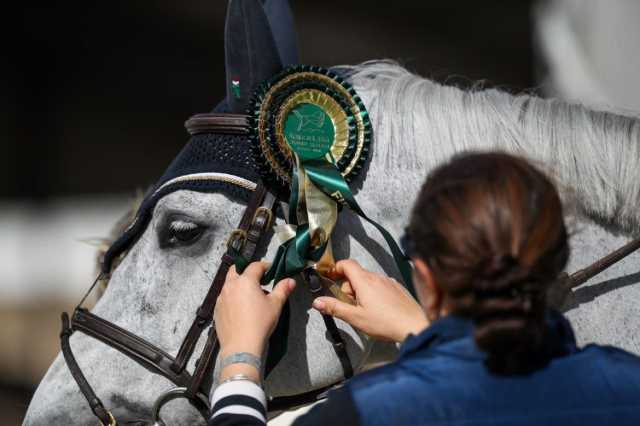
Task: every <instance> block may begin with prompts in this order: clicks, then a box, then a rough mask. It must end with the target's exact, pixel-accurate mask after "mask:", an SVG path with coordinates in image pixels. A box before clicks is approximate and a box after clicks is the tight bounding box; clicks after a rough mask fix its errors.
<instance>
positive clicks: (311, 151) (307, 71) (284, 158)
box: [248, 65, 372, 198]
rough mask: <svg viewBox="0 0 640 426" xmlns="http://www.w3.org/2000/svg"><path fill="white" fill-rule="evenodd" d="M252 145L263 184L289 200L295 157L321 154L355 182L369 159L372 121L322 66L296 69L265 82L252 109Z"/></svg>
mask: <svg viewBox="0 0 640 426" xmlns="http://www.w3.org/2000/svg"><path fill="white" fill-rule="evenodd" d="M248 113H249V115H250V117H251V118H250V126H251V135H250V139H251V144H252V150H253V155H254V157H255V159H256V163H257V164H258V166H259V168H260V170H259V172H260V175H261V176H262V178H263V180H264V181H265V182H266V183H267V185H269V186H270V187H271V188H273V189H275V190H276V192H277V193H278V194H279V195H280V196H281V197H282V198H287V197H288V195H289V194H290V188H291V184H292V179H293V168H294V155H296V154H297V155H298V156H299V157H300V158H301V159H302V160H303V161H304V160H308V159H317V158H320V157H322V156H324V157H326V158H327V160H328V161H332V162H333V163H334V164H335V165H336V167H337V168H338V170H339V171H340V173H341V174H342V176H343V178H344V179H345V181H347V182H351V181H352V180H353V179H354V178H355V177H356V176H358V174H359V173H360V172H361V171H362V169H363V166H364V164H365V162H366V160H367V157H368V155H369V149H370V144H371V137H372V131H371V122H370V120H369V116H368V113H367V110H366V108H365V107H364V104H363V103H362V100H361V99H360V97H359V96H358V95H357V93H356V92H355V90H354V89H353V87H352V86H351V85H350V84H349V83H348V82H346V81H345V80H344V79H343V78H342V77H340V76H338V75H337V74H335V73H333V72H331V71H329V70H326V69H324V68H320V67H311V66H304V65H301V66H295V67H290V68H287V69H285V70H284V71H282V72H281V73H279V74H278V75H276V76H275V77H274V78H272V79H271V80H269V81H267V82H265V83H263V84H261V85H260V86H259V87H258V88H257V89H256V91H255V93H254V95H253V98H252V101H251V103H250V107H249V111H248Z"/></svg>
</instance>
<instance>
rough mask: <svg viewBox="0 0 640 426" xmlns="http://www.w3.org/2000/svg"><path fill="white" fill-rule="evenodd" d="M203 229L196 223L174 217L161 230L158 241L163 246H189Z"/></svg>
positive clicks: (200, 234)
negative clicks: (162, 230)
mask: <svg viewBox="0 0 640 426" xmlns="http://www.w3.org/2000/svg"><path fill="white" fill-rule="evenodd" d="M204 230H205V227H204V226H201V225H198V224H197V223H193V222H189V221H186V220H182V219H176V220H173V221H171V222H169V224H168V226H167V227H166V229H165V232H162V234H164V235H161V237H160V243H161V245H162V246H164V247H178V246H189V245H191V244H194V243H195V242H196V241H198V239H200V237H201V236H202V234H203V232H204Z"/></svg>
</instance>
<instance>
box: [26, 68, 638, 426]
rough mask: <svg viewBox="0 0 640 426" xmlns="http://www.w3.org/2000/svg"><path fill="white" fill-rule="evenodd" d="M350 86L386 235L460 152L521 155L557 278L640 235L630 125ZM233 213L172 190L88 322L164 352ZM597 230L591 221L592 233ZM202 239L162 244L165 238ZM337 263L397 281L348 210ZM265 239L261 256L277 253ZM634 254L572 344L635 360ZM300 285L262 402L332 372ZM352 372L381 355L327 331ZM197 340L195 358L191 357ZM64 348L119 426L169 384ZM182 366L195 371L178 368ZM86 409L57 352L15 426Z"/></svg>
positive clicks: (581, 112) (382, 86) (389, 81)
mask: <svg viewBox="0 0 640 426" xmlns="http://www.w3.org/2000/svg"><path fill="white" fill-rule="evenodd" d="M347 71H348V73H349V74H348V75H349V77H348V80H349V81H350V82H351V84H353V86H354V87H355V89H356V91H357V92H358V94H359V95H360V96H361V98H362V99H363V101H364V104H365V105H366V107H367V109H368V110H369V113H370V115H371V120H372V124H373V128H374V131H375V139H374V142H373V146H372V155H371V159H370V160H369V164H368V167H367V171H366V178H365V179H364V180H363V181H362V182H361V184H360V187H359V188H358V191H357V195H356V197H357V199H358V202H359V203H360V205H361V206H362V208H363V210H364V211H365V212H367V214H368V215H370V217H372V218H373V219H374V220H376V221H378V222H380V223H382V224H383V225H384V226H385V227H386V228H387V229H388V230H389V231H390V232H391V234H392V235H394V236H395V237H398V236H400V234H401V233H402V230H403V228H404V226H405V225H406V224H407V220H408V213H409V211H410V209H411V206H412V204H413V200H414V196H415V194H417V192H418V190H419V188H420V186H421V184H422V183H423V181H424V179H425V176H426V174H427V173H428V172H429V171H430V170H431V169H432V168H433V167H434V166H435V165H437V164H438V163H440V162H442V161H444V160H446V159H448V158H449V157H450V156H451V155H452V154H454V153H457V152H460V151H464V150H490V149H491V150H494V149H498V150H504V151H507V152H511V153H515V154H519V155H523V156H526V157H528V158H529V159H531V160H532V161H534V162H535V163H536V164H538V165H539V166H540V167H542V168H543V169H544V170H546V171H547V172H548V173H549V174H550V175H552V176H553V177H554V178H555V179H556V181H557V183H558V185H559V186H560V188H561V189H562V192H563V196H564V199H565V201H566V202H567V203H570V205H572V206H575V208H574V209H572V210H571V213H572V218H573V219H575V220H573V223H574V225H575V228H574V229H576V231H575V233H574V234H573V236H572V238H571V247H572V257H571V262H570V266H569V271H573V270H575V269H578V268H580V267H582V266H584V265H586V264H588V263H590V262H592V261H594V260H595V259H597V258H599V257H600V256H602V255H604V254H606V253H608V252H609V251H612V250H613V249H615V248H617V247H618V246H620V245H621V244H622V243H624V241H625V238H628V237H629V236H631V235H637V234H638V231H639V230H640V212H639V210H638V207H639V206H640V120H638V119H635V118H630V117H624V116H619V115H614V114H610V113H606V112H594V111H590V110H588V109H586V108H584V107H581V106H579V105H570V104H567V103H564V102H561V101H557V100H544V99H540V98H536V97H533V96H529V95H519V96H512V95H510V94H507V93H504V92H501V91H498V90H476V91H462V90H459V89H457V88H455V87H450V86H443V85H440V84H437V83H434V82H432V81H430V80H428V79H424V78H421V77H419V76H416V75H413V74H411V73H409V72H408V71H406V70H405V69H403V68H402V67H400V66H398V65H396V64H394V63H391V62H372V63H366V64H363V65H360V66H356V67H347ZM243 209H244V206H243V205H241V204H239V203H238V202H236V201H233V200H232V199H230V198H229V197H227V196H226V195H225V194H222V193H200V192H195V191H186V190H179V191H176V192H173V193H171V194H169V195H167V196H165V197H163V198H162V199H161V200H160V201H159V202H158V204H157V205H156V207H155V209H154V211H153V217H152V219H151V221H150V223H149V225H148V226H147V228H146V230H145V231H144V233H143V234H142V236H141V238H140V239H139V240H138V241H137V242H136V244H135V245H134V246H133V247H132V248H131V249H130V250H129V252H128V254H127V255H126V257H124V259H123V260H122V262H121V263H120V264H119V265H118V267H117V268H116V269H115V271H114V272H113V274H112V277H111V279H110V283H109V286H108V288H107V289H106V291H105V293H104V295H103V296H102V298H101V299H100V300H99V301H98V303H97V304H96V306H95V308H94V309H93V312H94V313H96V314H97V315H99V316H101V317H103V318H105V319H107V320H109V321H113V322H114V323H116V324H118V325H119V326H121V327H123V328H125V329H127V330H129V331H131V332H133V333H135V334H137V335H139V336H141V337H143V338H145V339H148V340H149V341H151V342H154V343H155V344H157V345H158V346H159V347H160V348H161V349H163V350H165V351H166V352H168V353H170V354H174V355H175V353H176V352H177V350H178V348H179V345H180V343H181V341H182V339H183V337H184V335H185V333H186V331H187V328H188V326H189V325H190V323H191V321H192V319H193V313H194V312H195V311H196V309H197V308H198V306H199V303H200V302H201V300H202V298H203V296H204V294H205V293H206V291H207V289H208V287H209V285H210V283H211V279H212V276H213V274H214V273H215V271H216V269H217V266H218V265H217V259H219V258H220V256H221V255H222V252H223V250H224V249H225V240H226V238H227V236H228V235H229V234H230V232H231V231H232V229H234V227H235V226H236V224H237V222H238V221H239V219H240V216H241V214H242V211H243ZM598 224H600V225H598ZM195 227H197V228H198V229H200V230H201V231H202V232H201V233H200V236H199V237H198V238H197V239H196V240H195V241H193V242H192V243H191V244H189V245H186V246H177V247H174V246H172V245H171V244H167V243H168V241H165V240H164V239H165V238H166V235H167V234H171V233H168V232H167V230H168V229H172V230H174V231H176V230H180V229H183V230H184V229H194V228H195ZM333 243H334V253H335V255H336V258H353V259H357V260H358V261H359V262H361V263H362V264H363V265H364V267H366V268H368V269H371V270H374V271H377V272H381V273H386V274H389V275H392V276H396V277H397V275H398V274H397V272H396V269H395V266H394V263H393V260H392V257H391V255H390V254H389V253H388V251H387V249H386V245H385V243H384V240H383V239H382V237H381V236H380V235H379V234H378V232H377V231H375V230H374V228H373V227H371V226H370V225H368V224H367V223H366V222H364V221H362V220H360V219H359V218H358V217H357V216H356V215H354V214H352V213H351V212H349V211H344V212H343V213H341V214H340V218H339V222H338V225H337V228H336V230H335V232H334V241H333ZM276 246H277V243H276V242H275V241H271V243H270V245H269V247H268V250H267V252H266V255H265V256H264V258H265V259H266V260H269V259H271V258H272V257H273V255H274V254H275V250H276ZM639 260H640V256H638V255H632V256H630V257H629V258H628V259H627V260H626V261H624V262H622V263H621V264H619V265H617V266H616V267H615V268H612V269H610V270H609V271H607V272H605V273H603V274H602V275H600V276H598V277H597V278H595V279H594V280H592V281H591V282H589V283H587V284H586V285H585V286H584V287H583V288H578V289H577V290H575V291H574V293H573V294H572V295H571V297H570V299H569V300H568V304H567V307H568V308H567V309H568V312H567V314H568V316H569V318H570V320H571V322H572V324H573V326H574V328H575V330H576V334H577V337H578V340H579V342H580V343H586V342H598V343H605V344H613V345H616V346H619V347H622V348H624V349H627V350H630V351H632V352H636V353H640V337H639V336H640V333H638V330H639V329H640V304H639V303H638V302H639V301H640V285H637V283H638V282H640V266H639V262H638V261H639ZM300 284H301V283H299V285H298V286H297V288H296V290H295V292H294V293H293V295H292V296H291V299H290V304H291V323H290V324H291V326H290V330H289V350H288V351H287V353H286V355H285V356H284V358H283V359H282V360H281V361H280V363H279V364H278V365H277V366H276V367H275V369H274V370H273V372H272V373H271V375H270V376H269V378H268V380H267V381H266V391H267V394H268V395H271V396H277V395H293V394H297V393H301V392H304V391H309V390H311V389H316V388H320V387H322V386H325V385H328V384H331V383H334V382H336V381H339V380H340V379H341V378H342V367H341V364H340V363H339V361H338V358H337V356H336V355H335V353H334V351H333V349H332V347H331V344H330V343H329V342H328V340H327V338H326V336H325V333H326V328H325V326H324V322H323V320H322V318H321V316H320V315H319V314H318V313H317V312H316V311H315V310H313V309H311V307H310V305H311V303H310V302H311V296H310V294H309V292H308V291H307V290H306V288H305V286H304V285H303V284H302V285H300ZM338 325H339V327H340V328H341V330H342V331H343V333H344V336H345V338H346V343H347V351H348V353H349V356H350V359H351V360H352V363H353V364H354V366H356V370H358V369H360V368H362V367H363V366H364V365H365V364H366V363H367V362H368V361H371V359H372V355H374V353H375V352H377V353H379V354H382V355H380V356H379V357H378V358H377V359H390V358H391V357H392V356H393V351H390V350H388V349H389V346H388V345H387V346H383V345H381V346H380V347H379V348H380V349H381V350H379V351H376V350H373V351H372V348H375V347H376V346H377V345H374V342H372V341H371V340H370V339H368V338H366V337H365V336H363V335H361V334H359V333H358V332H356V331H354V330H353V329H351V328H350V327H349V326H348V325H346V324H345V323H343V322H340V321H338ZM202 343H203V342H202V341H201V342H200V344H199V346H198V348H197V349H196V353H198V352H199V351H200V350H201V347H202ZM71 345H72V347H73V349H74V352H75V353H76V354H77V358H78V363H79V365H80V367H81V368H82V370H83V372H84V373H85V374H86V376H87V378H88V380H89V382H90V383H91V384H92V386H94V389H95V391H96V393H97V394H98V396H99V397H100V398H101V399H102V400H103V402H105V405H106V406H107V407H108V408H110V409H111V410H112V411H113V414H114V415H115V417H116V418H117V419H119V421H120V423H126V420H127V419H137V418H148V417H149V412H150V409H151V406H152V404H153V402H154V400H155V398H156V397H157V396H158V395H160V394H161V393H163V392H164V391H166V390H167V389H168V388H171V387H172V384H171V383H170V382H168V381H167V380H166V379H164V378H162V377H160V376H157V375H153V374H150V373H149V372H148V371H147V370H145V369H143V368H142V367H140V366H138V365H137V364H136V363H135V362H133V361H131V360H130V359H128V358H126V357H125V356H124V355H122V354H120V353H119V352H117V351H115V350H112V349H110V348H108V347H106V346H105V345H102V344H100V343H98V342H97V341H96V340H94V339H92V338H91V337H87V336H85V335H82V334H75V335H73V336H72V338H71ZM190 368H193V365H190ZM162 416H163V419H165V420H166V422H167V424H171V425H173V424H180V425H182V424H184V425H187V424H189V425H191V424H200V423H202V422H203V420H202V419H201V418H200V416H199V414H198V413H197V412H196V411H195V410H194V409H193V408H191V407H190V406H189V404H188V403H186V402H185V401H184V400H181V401H175V402H172V403H170V404H169V405H168V406H167V407H166V408H165V409H164V410H163V414H162ZM94 423H96V419H95V418H94V417H93V415H92V413H91V411H90V410H89V407H88V406H87V403H86V401H85V400H84V398H83V397H82V395H81V394H80V392H79V390H78V387H77V385H76V383H75V381H74V380H73V379H72V377H71V375H70V373H69V370H68V368H67V366H66V364H65V362H64V360H63V359H62V356H61V355H59V356H58V357H57V358H56V360H55V361H54V363H53V364H52V365H51V367H50V369H49V371H48V372H47V374H46V375H45V377H44V378H43V380H42V382H41V383H40V386H39V387H38V389H37V391H36V393H35V395H34V397H33V400H32V402H31V405H30V407H29V410H28V412H27V416H26V419H25V424H27V425H43V424H64V425H86V424H94Z"/></svg>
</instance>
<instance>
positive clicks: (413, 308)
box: [313, 260, 429, 342]
mask: <svg viewBox="0 0 640 426" xmlns="http://www.w3.org/2000/svg"><path fill="white" fill-rule="evenodd" d="M337 277H340V278H345V279H346V280H347V281H345V282H344V283H343V285H342V291H343V292H345V293H346V294H347V295H351V296H352V297H353V298H354V299H355V301H356V305H355V306H353V305H349V304H348V303H344V302H340V301H339V300H337V299H334V298H332V297H318V298H317V299H316V300H315V301H314V302H313V307H314V308H316V309H317V310H319V311H320V312H322V313H324V314H329V315H333V316H335V317H336V318H340V319H341V320H344V321H346V322H348V323H349V324H351V325H352V326H354V327H356V328H358V329H360V330H362V331H363V332H365V333H367V334H368V335H370V336H372V337H375V338H378V339H384V340H392V341H394V342H402V341H403V340H404V339H405V338H406V337H407V335H408V334H409V333H412V334H417V333H419V332H420V331H422V330H423V329H424V328H426V327H427V326H428V325H429V321H428V320H427V317H426V315H425V313H424V311H423V309H422V307H421V306H420V305H419V304H418V302H416V301H415V300H414V299H413V297H412V296H411V295H410V294H409V292H408V291H407V290H406V289H405V288H404V287H403V286H402V285H401V284H400V283H398V282H397V281H395V280H393V279H391V278H388V277H384V276H381V275H378V274H375V273H373V272H369V271H367V270H365V269H363V268H362V266H360V264H359V263H358V262H356V261H355V260H341V261H339V262H338V263H337V264H336V269H335V276H334V278H337Z"/></svg>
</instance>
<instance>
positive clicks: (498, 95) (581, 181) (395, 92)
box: [341, 61, 640, 234]
mask: <svg viewBox="0 0 640 426" xmlns="http://www.w3.org/2000/svg"><path fill="white" fill-rule="evenodd" d="M341 68H342V69H343V70H344V71H345V72H346V75H347V78H348V80H350V81H351V83H352V84H353V85H354V87H355V88H356V90H357V92H358V94H359V95H360V96H361V98H362V99H363V101H364V103H365V105H366V106H367V109H368V111H369V114H370V116H371V119H372V123H373V126H374V129H375V141H374V144H375V146H374V149H373V150H372V151H373V154H372V162H375V163H377V165H378V166H380V167H384V168H385V169H386V170H394V171H395V170H414V171H416V170H417V171H423V173H424V172H426V171H428V170H431V169H432V168H433V167H435V166H436V165H437V164H438V163H440V162H442V161H444V160H446V159H448V158H449V157H450V156H451V155H452V154H454V153H456V152H460V151H468V150H488V149H493V150H496V149H497V150H504V151H507V152H511V153H514V154H517V155H521V156H524V157H527V158H528V159H529V160H531V161H533V162H534V163H535V164H537V165H538V166H539V167H540V168H542V169H543V170H545V172H547V173H548V174H549V175H550V176H551V177H552V178H553V179H555V180H556V182H557V184H558V186H559V188H560V190H561V192H562V193H563V198H564V199H565V202H566V201H567V200H568V199H571V201H573V202H575V203H576V204H577V205H576V207H577V209H578V211H580V212H581V213H583V214H585V215H586V216H588V217H590V218H591V219H594V220H596V221H597V222H599V223H601V224H606V225H610V227H612V228H613V229H612V230H614V231H615V230H617V231H622V232H629V233H634V234H635V233H638V232H639V231H640V215H638V206H640V179H639V178H638V161H639V159H640V120H639V119H638V117H632V116H623V115H619V114H614V113H611V112H607V111H595V110H592V109H590V108H587V107H585V106H583V105H580V104H573V103H568V102H565V101H561V100H558V99H543V98H540V97H537V96H535V95H531V94H528V93H522V94H516V95H512V94H509V93H507V92H505V91H502V90H498V89H483V88H477V87H476V88H472V89H470V90H461V89H459V88H457V87H454V86H447V85H442V84H439V83H436V82H434V81H432V80H429V79H426V78H423V77H420V76H418V75H415V74H413V73H411V72H409V71H408V70H407V69H405V68H403V67H402V66H400V65H399V64H397V63H395V62H393V61H371V62H365V63H362V64H360V65H356V66H345V67H341ZM380 141H384V143H380Z"/></svg>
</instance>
